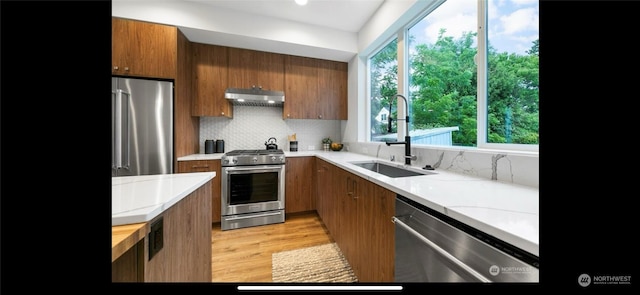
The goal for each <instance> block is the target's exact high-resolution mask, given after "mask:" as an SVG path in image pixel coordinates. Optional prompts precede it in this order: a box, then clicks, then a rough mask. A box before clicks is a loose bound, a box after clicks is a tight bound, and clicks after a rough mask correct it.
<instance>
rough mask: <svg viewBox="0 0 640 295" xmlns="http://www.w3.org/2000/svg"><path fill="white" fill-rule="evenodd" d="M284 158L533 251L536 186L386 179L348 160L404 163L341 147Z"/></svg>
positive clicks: (444, 175) (459, 177)
mask: <svg viewBox="0 0 640 295" xmlns="http://www.w3.org/2000/svg"><path fill="white" fill-rule="evenodd" d="M221 156H222V154H208V155H204V154H199V155H192V156H187V157H182V158H179V159H178V161H188V160H207V159H216V157H217V159H220V157H221ZM285 156H286V157H304V156H316V157H318V158H321V159H323V160H325V161H327V162H330V163H332V164H334V165H336V166H338V167H341V168H343V169H345V170H347V171H349V172H351V173H353V174H356V175H358V176H360V177H362V178H365V179H368V180H369V181H371V182H373V183H375V184H378V185H380V186H382V187H384V188H386V189H388V190H391V191H393V192H395V193H398V194H400V195H402V196H405V197H407V198H409V199H411V200H414V201H416V202H418V203H420V204H423V205H425V206H427V207H429V208H431V209H434V210H436V211H438V212H441V213H443V214H446V215H447V216H450V217H452V218H454V219H456V220H458V221H460V222H463V223H465V224H467V225H469V226H472V227H474V228H476V229H478V230H480V231H483V232H485V233H487V234H490V235H492V236H495V237H496V238H499V239H501V240H503V241H505V242H507V243H510V244H512V245H514V246H516V247H519V248H521V249H523V250H525V251H527V252H530V253H531V254H534V255H536V256H538V255H539V254H538V253H539V252H538V246H539V244H538V241H539V212H540V211H539V202H538V200H539V190H538V188H535V187H528V186H523V185H517V184H511V183H502V182H498V181H495V180H489V179H485V178H480V177H476V176H468V175H463V174H458V173H452V172H447V171H443V170H433V171H431V172H435V173H436V174H431V175H423V176H413V177H399V178H391V177H387V176H385V175H382V174H378V173H375V172H372V171H369V170H367V169H364V168H361V167H358V166H356V165H353V164H351V163H349V162H351V161H368V160H376V161H380V162H385V163H388V164H394V165H400V166H404V163H401V162H390V161H385V160H383V159H380V158H375V157H371V156H367V155H362V154H357V153H352V152H345V151H340V152H333V151H328V152H325V151H303V152H288V151H285ZM413 169H420V168H419V167H413Z"/></svg>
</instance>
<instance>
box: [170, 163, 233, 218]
mask: <svg viewBox="0 0 640 295" xmlns="http://www.w3.org/2000/svg"><path fill="white" fill-rule="evenodd" d="M211 171H215V172H216V177H214V178H213V179H212V186H211V222H214V223H215V222H220V215H221V213H222V212H221V210H222V208H221V200H220V197H221V195H222V187H221V182H220V179H221V177H222V174H221V173H222V166H221V164H220V160H195V161H180V162H178V173H189V172H211Z"/></svg>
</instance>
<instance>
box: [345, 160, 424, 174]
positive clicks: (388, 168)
mask: <svg viewBox="0 0 640 295" xmlns="http://www.w3.org/2000/svg"><path fill="white" fill-rule="evenodd" d="M349 163H351V164H353V165H356V166H358V167H362V168H364V169H367V170H371V171H373V172H376V173H380V174H382V175H386V176H389V177H393V178H397V177H409V176H422V175H431V174H436V173H435V172H429V171H426V170H417V169H411V168H404V167H402V166H394V165H390V164H385V163H381V162H377V161H363V162H349Z"/></svg>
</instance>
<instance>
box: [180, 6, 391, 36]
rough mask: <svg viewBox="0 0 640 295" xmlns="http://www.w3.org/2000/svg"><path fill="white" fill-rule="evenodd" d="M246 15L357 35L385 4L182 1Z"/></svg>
mask: <svg viewBox="0 0 640 295" xmlns="http://www.w3.org/2000/svg"><path fill="white" fill-rule="evenodd" d="M185 1H190V2H197V3H202V4H206V5H210V6H211V7H212V9H215V8H216V7H221V8H225V9H231V10H236V11H239V12H242V13H246V14H254V15H262V16H267V17H273V18H278V19H283V20H288V21H295V22H300V23H304V24H309V25H316V26H320V27H325V28H331V29H337V30H342V31H347V32H353V33H357V32H358V31H360V28H362V26H363V25H364V24H365V23H366V22H367V21H368V20H369V19H370V18H371V16H372V15H373V14H374V13H375V12H376V10H377V9H378V7H380V5H382V3H383V2H384V0H308V3H307V4H306V5H305V6H300V5H297V4H296V3H295V1H294V0H231V1H229V0H185Z"/></svg>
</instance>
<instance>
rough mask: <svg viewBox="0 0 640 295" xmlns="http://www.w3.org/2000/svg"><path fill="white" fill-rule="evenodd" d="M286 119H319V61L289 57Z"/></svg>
mask: <svg viewBox="0 0 640 295" xmlns="http://www.w3.org/2000/svg"><path fill="white" fill-rule="evenodd" d="M284 84H285V85H284V87H285V91H284V93H285V95H286V97H285V104H284V107H283V112H282V114H283V118H284V119H317V116H318V112H317V110H316V104H317V103H316V101H317V100H318V60H317V59H314V58H308V57H300V56H293V55H288V56H286V58H285V69H284Z"/></svg>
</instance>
